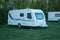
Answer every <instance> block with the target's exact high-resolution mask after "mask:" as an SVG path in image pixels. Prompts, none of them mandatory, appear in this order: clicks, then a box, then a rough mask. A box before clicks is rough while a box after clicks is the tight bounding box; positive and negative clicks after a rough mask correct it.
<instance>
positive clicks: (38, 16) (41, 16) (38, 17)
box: [35, 13, 44, 20]
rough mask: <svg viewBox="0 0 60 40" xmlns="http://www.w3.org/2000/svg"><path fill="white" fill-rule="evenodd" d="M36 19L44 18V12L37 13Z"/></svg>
mask: <svg viewBox="0 0 60 40" xmlns="http://www.w3.org/2000/svg"><path fill="white" fill-rule="evenodd" d="M35 16H36V19H38V20H41V19H43V18H44V16H43V14H42V13H35Z"/></svg>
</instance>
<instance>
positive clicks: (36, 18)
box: [8, 9, 47, 27]
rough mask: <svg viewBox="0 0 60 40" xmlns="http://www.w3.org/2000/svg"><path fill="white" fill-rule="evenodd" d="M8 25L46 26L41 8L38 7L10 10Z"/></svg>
mask: <svg viewBox="0 0 60 40" xmlns="http://www.w3.org/2000/svg"><path fill="white" fill-rule="evenodd" d="M8 25H21V26H33V27H37V26H41V27H47V24H46V19H45V15H44V13H43V11H42V10H38V9H20V10H10V11H9V13H8Z"/></svg>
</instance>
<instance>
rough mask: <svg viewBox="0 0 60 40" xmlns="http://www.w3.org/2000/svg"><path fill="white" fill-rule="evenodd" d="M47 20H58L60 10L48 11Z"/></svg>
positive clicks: (59, 19)
mask: <svg viewBox="0 0 60 40" xmlns="http://www.w3.org/2000/svg"><path fill="white" fill-rule="evenodd" d="M48 21H60V12H48Z"/></svg>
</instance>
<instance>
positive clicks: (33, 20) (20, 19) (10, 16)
mask: <svg viewBox="0 0 60 40" xmlns="http://www.w3.org/2000/svg"><path fill="white" fill-rule="evenodd" d="M9 16H10V18H11V19H12V20H22V19H13V17H12V16H11V14H10V13H9ZM22 21H35V20H22Z"/></svg>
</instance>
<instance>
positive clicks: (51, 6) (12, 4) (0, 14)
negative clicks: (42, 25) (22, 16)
mask: <svg viewBox="0 0 60 40" xmlns="http://www.w3.org/2000/svg"><path fill="white" fill-rule="evenodd" d="M59 6H60V0H0V24H6V23H7V16H8V11H9V10H13V9H22V8H27V7H28V8H35V9H42V10H43V11H44V13H45V15H46V18H47V12H48V11H60V7H59Z"/></svg>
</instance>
